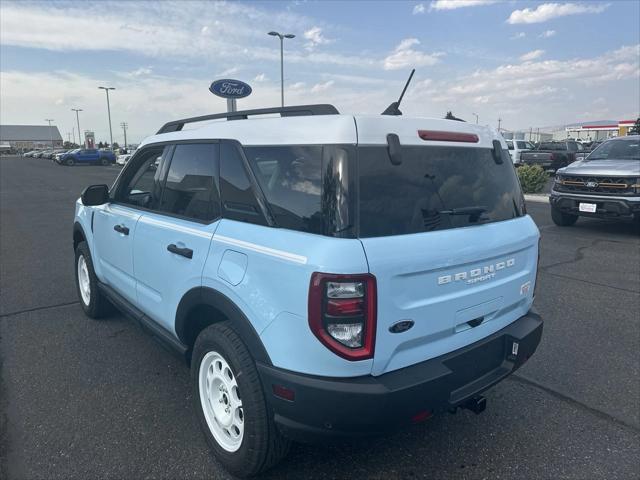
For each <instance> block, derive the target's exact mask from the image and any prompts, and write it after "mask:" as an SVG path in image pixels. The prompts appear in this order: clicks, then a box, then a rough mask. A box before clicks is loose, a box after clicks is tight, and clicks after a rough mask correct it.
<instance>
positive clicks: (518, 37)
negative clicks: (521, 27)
mask: <svg viewBox="0 0 640 480" xmlns="http://www.w3.org/2000/svg"><path fill="white" fill-rule="evenodd" d="M526 36H527V34H526V33H524V32H518V33H516V34H515V35H514V36H513V37H511V40H518V39H520V38H524V37H526Z"/></svg>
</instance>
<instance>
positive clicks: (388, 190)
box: [358, 147, 524, 237]
mask: <svg viewBox="0 0 640 480" xmlns="http://www.w3.org/2000/svg"><path fill="white" fill-rule="evenodd" d="M358 152H359V153H358V169H359V172H360V180H359V182H360V205H359V206H360V236H361V237H377V236H389V235H403V234H410V233H419V232H427V231H433V230H445V229H451V228H459V227H467V226H473V225H480V224H484V223H491V222H498V221H503V220H509V219H512V218H515V217H519V216H522V215H524V200H523V197H522V193H521V191H520V185H519V183H518V179H517V177H516V174H515V170H514V167H513V164H512V162H511V161H510V160H509V157H508V153H507V151H506V150H503V151H502V152H501V153H502V157H503V162H502V163H500V164H498V163H496V162H495V161H494V158H493V155H492V150H491V149H489V148H468V147H403V149H402V164H401V165H392V164H391V161H390V159H389V155H388V153H387V149H386V148H385V147H360V148H358Z"/></svg>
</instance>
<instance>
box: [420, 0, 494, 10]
mask: <svg viewBox="0 0 640 480" xmlns="http://www.w3.org/2000/svg"><path fill="white" fill-rule="evenodd" d="M497 1H498V0H434V1H433V2H431V5H430V6H429V10H455V9H457V8H464V7H479V6H482V5H491V4H492V3H496V2H497Z"/></svg>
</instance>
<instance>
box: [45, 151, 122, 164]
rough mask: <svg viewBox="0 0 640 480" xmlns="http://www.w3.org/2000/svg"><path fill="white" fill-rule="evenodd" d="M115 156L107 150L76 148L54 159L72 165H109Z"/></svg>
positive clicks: (113, 161)
mask: <svg viewBox="0 0 640 480" xmlns="http://www.w3.org/2000/svg"><path fill="white" fill-rule="evenodd" d="M115 161H116V156H115V155H114V153H113V152H110V151H108V150H98V149H97V148H88V149H86V150H85V149H80V148H78V149H76V150H71V151H70V152H67V153H65V154H64V155H62V156H60V157H59V158H57V159H56V162H58V163H59V164H61V165H67V166H69V167H72V166H73V165H75V164H77V163H85V164H94V165H111V164H113V163H115Z"/></svg>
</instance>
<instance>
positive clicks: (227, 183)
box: [220, 142, 267, 225]
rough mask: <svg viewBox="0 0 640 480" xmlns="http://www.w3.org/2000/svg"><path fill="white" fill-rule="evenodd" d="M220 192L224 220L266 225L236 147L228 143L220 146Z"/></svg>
mask: <svg viewBox="0 0 640 480" xmlns="http://www.w3.org/2000/svg"><path fill="white" fill-rule="evenodd" d="M265 168H266V165H265ZM220 192H221V195H222V210H223V216H224V217H225V218H229V219H231V220H238V221H240V222H247V223H255V224H258V225H267V221H266V219H265V218H264V215H263V214H262V209H261V208H260V204H259V203H258V200H257V199H256V197H255V195H254V193H253V189H252V188H251V182H250V181H249V177H248V175H247V171H246V169H245V166H244V162H243V159H242V156H241V155H240V152H239V151H238V149H237V147H236V146H235V145H233V144H231V143H228V142H222V143H221V144H220Z"/></svg>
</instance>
